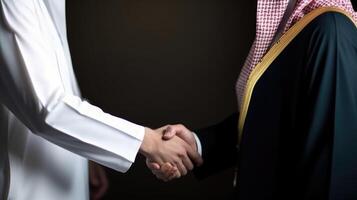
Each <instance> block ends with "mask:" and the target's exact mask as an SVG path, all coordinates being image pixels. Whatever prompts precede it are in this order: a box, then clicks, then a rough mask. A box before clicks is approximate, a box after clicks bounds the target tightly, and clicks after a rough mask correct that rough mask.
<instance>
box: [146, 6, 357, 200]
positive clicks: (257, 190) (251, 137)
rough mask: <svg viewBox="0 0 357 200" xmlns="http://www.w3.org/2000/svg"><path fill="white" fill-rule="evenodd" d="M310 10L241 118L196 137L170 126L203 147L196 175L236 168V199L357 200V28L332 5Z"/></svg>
mask: <svg viewBox="0 0 357 200" xmlns="http://www.w3.org/2000/svg"><path fill="white" fill-rule="evenodd" d="M312 15H315V16H314V17H312V19H310V20H306V19H304V18H303V19H302V20H301V21H303V20H305V22H298V23H297V24H298V25H297V26H296V27H295V30H291V31H290V32H289V31H288V32H289V33H287V34H285V35H284V36H283V37H282V38H281V39H280V40H279V41H278V42H277V44H276V45H274V46H273V47H272V48H271V49H270V51H269V52H268V53H267V54H266V56H265V57H264V58H263V60H262V62H263V64H261V66H260V67H261V69H258V71H259V70H260V72H262V73H261V74H260V75H259V76H258V78H256V80H255V81H256V82H254V83H253V86H252V88H251V91H252V92H251V94H249V93H248V92H247V93H246V94H245V95H246V96H247V95H249V98H247V99H249V101H248V103H247V104H246V105H243V106H242V108H243V112H244V107H245V108H246V113H243V115H244V116H242V112H240V114H238V113H236V114H233V115H232V116H230V117H228V118H227V119H226V120H224V121H223V122H221V123H218V124H217V125H214V126H211V127H208V128H205V129H202V130H197V131H195V132H196V133H197V136H198V138H199V140H197V139H195V137H194V135H193V134H192V133H191V131H189V130H188V129H186V128H185V127H184V126H182V125H174V126H171V127H169V128H168V129H167V132H166V135H165V136H164V137H165V138H166V139H170V138H171V137H172V136H173V135H175V134H176V135H178V136H180V137H181V138H183V139H185V140H186V141H188V142H190V143H191V145H192V146H194V147H196V148H202V156H203V159H204V164H203V165H202V166H201V167H199V168H197V169H196V170H195V174H196V176H197V177H199V178H204V177H206V176H209V175H211V174H213V173H215V172H218V171H220V170H223V169H226V168H229V167H232V166H234V165H237V170H238V171H237V181H238V182H237V187H236V188H237V192H238V196H239V199H244V200H245V199H253V200H255V199H296V200H301V199H331V200H335V199H357V28H356V24H355V22H354V21H353V19H352V18H351V17H350V16H348V14H346V13H344V12H340V10H338V9H335V8H331V9H328V8H327V9H320V10H319V11H316V12H315V13H314V14H312ZM310 17H311V15H310ZM299 28H300V29H301V30H300V31H297V30H298V29H299ZM294 31H295V32H296V31H297V32H298V33H297V34H296V33H294ZM289 34H290V35H289ZM279 42H280V43H285V44H279ZM264 59H265V60H264ZM264 62H265V64H264ZM258 74H259V73H258ZM253 79H254V76H251V80H249V81H254V80H253ZM247 87H248V88H249V87H250V86H249V84H248V85H247ZM241 111H242V110H241ZM238 122H239V123H238ZM240 124H241V126H240ZM237 127H239V131H238V128H237ZM238 132H239V133H238ZM239 135H241V139H240V141H239V146H238V147H239V148H237V140H238V138H239ZM197 141H199V143H200V144H199V145H198V147H197ZM148 165H149V166H150V167H151V168H152V169H153V172H154V173H156V174H157V176H159V177H160V176H161V177H165V171H164V169H161V171H160V170H159V169H157V168H155V165H154V164H152V163H148ZM167 176H168V175H167ZM174 177H175V176H171V177H166V178H167V179H171V178H174Z"/></svg>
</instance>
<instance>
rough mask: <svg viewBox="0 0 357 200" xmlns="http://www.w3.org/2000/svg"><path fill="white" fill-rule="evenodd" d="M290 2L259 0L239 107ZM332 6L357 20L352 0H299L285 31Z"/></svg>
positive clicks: (239, 86) (240, 80) (241, 79)
mask: <svg viewBox="0 0 357 200" xmlns="http://www.w3.org/2000/svg"><path fill="white" fill-rule="evenodd" d="M288 3H289V0H258V6H257V22H256V36H255V41H254V43H253V45H252V47H251V49H250V52H249V55H248V57H247V59H246V61H245V64H244V66H243V68H242V71H241V73H240V75H239V78H238V81H237V85H236V92H237V97H238V105H239V106H238V107H239V108H240V106H241V103H242V98H243V93H244V90H245V87H246V84H247V80H248V77H249V75H250V73H251V72H252V70H253V69H254V67H255V66H256V65H257V64H258V63H259V61H260V60H261V59H262V58H263V56H264V55H265V53H266V52H267V51H268V48H269V46H270V44H271V42H272V40H273V39H274V36H275V33H276V32H277V30H278V26H279V24H280V21H281V20H282V18H283V16H284V13H285V10H286V8H287V6H288ZM332 6H333V7H338V8H341V9H343V10H345V11H347V12H348V13H351V15H352V16H353V18H354V19H355V20H357V13H356V12H354V10H353V7H352V4H351V2H350V0H298V1H297V3H296V6H295V8H294V10H293V12H292V15H291V16H290V18H289V20H288V21H287V24H286V25H285V31H284V32H286V31H287V30H288V29H289V28H290V27H291V26H292V25H294V23H296V22H297V21H299V20H300V19H301V18H302V17H304V16H305V15H306V14H308V13H309V12H311V11H313V10H314V9H317V8H320V7H332Z"/></svg>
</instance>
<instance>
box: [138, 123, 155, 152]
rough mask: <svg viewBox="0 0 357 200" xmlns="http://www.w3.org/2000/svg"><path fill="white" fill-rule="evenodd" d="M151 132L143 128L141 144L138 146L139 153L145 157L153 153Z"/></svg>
mask: <svg viewBox="0 0 357 200" xmlns="http://www.w3.org/2000/svg"><path fill="white" fill-rule="evenodd" d="M153 132H154V131H153V130H152V129H150V128H147V127H145V134H144V139H143V142H142V144H141V146H140V149H139V152H140V153H141V154H143V155H144V156H145V157H147V156H148V155H149V154H151V152H152V151H153V146H154V140H153V136H154V134H153Z"/></svg>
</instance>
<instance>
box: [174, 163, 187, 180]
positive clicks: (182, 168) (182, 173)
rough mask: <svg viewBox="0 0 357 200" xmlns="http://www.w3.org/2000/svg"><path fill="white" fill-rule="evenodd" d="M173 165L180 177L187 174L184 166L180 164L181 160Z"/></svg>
mask: <svg viewBox="0 0 357 200" xmlns="http://www.w3.org/2000/svg"><path fill="white" fill-rule="evenodd" d="M175 164H176V166H177V169H178V170H179V171H180V174H181V175H182V176H185V175H186V174H187V169H186V167H185V165H184V164H183V163H182V161H181V160H179V161H176V162H175Z"/></svg>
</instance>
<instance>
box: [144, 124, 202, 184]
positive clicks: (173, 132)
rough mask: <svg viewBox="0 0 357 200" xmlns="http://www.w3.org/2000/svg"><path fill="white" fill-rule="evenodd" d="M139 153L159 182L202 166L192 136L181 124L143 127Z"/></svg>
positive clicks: (177, 176)
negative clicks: (156, 127)
mask: <svg viewBox="0 0 357 200" xmlns="http://www.w3.org/2000/svg"><path fill="white" fill-rule="evenodd" d="M140 153H141V154H143V155H144V156H145V157H146V165H147V167H148V168H149V169H150V170H151V171H152V172H153V174H154V175H155V176H156V177H157V178H158V179H161V180H163V181H170V180H172V179H175V178H180V177H181V176H184V175H186V174H187V172H188V171H191V170H192V169H193V168H194V166H200V165H202V163H203V160H202V158H201V155H200V154H199V153H198V147H197V144H196V139H195V136H194V134H193V133H192V132H191V131H190V130H189V129H187V128H186V127H185V126H183V125H167V126H164V127H161V128H159V129H156V130H152V129H149V128H146V129H145V136H144V140H143V143H142V145H141V147H140Z"/></svg>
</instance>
